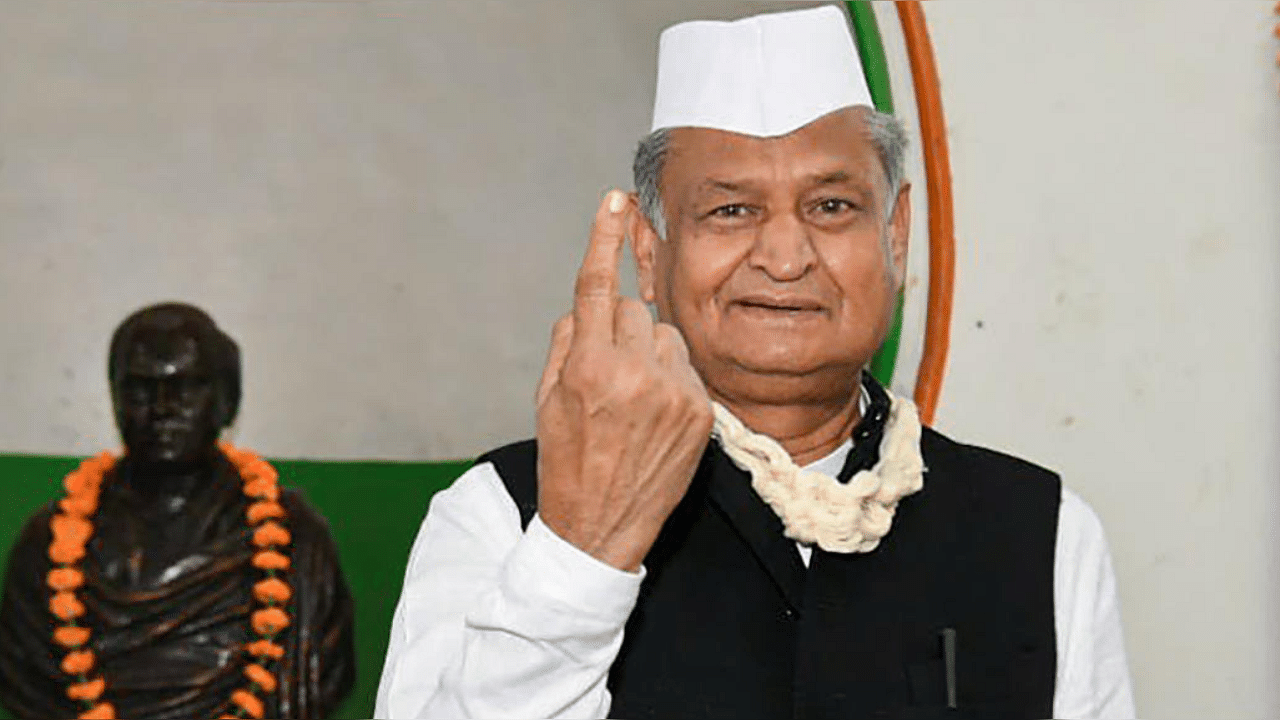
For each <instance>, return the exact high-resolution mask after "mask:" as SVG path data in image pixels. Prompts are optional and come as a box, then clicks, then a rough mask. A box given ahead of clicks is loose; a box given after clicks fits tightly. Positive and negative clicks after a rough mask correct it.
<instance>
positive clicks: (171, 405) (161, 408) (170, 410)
mask: <svg viewBox="0 0 1280 720" xmlns="http://www.w3.org/2000/svg"><path fill="white" fill-rule="evenodd" d="M154 393H155V394H154V395H152V401H151V411H152V414H153V415H155V416H159V417H165V416H168V415H172V414H174V413H176V412H178V410H179V403H178V399H179V397H178V391H177V388H175V387H174V386H173V384H172V383H168V382H164V381H160V382H158V383H156V385H155V390H154Z"/></svg>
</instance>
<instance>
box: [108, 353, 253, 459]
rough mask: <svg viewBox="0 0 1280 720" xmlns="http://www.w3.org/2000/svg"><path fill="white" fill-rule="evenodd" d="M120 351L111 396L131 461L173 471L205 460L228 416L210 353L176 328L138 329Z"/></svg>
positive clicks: (213, 449) (215, 444)
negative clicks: (127, 344) (120, 354)
mask: <svg viewBox="0 0 1280 720" xmlns="http://www.w3.org/2000/svg"><path fill="white" fill-rule="evenodd" d="M124 355H125V356H124V358H123V362H122V363H121V364H120V369H119V371H118V372H117V373H116V377H115V378H113V379H112V394H113V396H114V400H115V410H116V421H117V423H118V425H119V427H120V435H121V437H122V438H123V440H124V445H125V448H126V449H127V452H128V455H129V457H130V459H131V460H133V461H134V462H135V463H137V464H138V465H140V466H162V467H165V468H168V469H175V470H178V469H183V468H189V467H191V466H194V465H198V464H200V463H203V462H207V461H208V460H209V459H210V458H211V457H213V455H214V453H215V452H216V450H217V440H218V434H219V432H221V430H222V427H223V425H224V424H225V422H226V418H227V415H228V413H227V408H226V405H227V403H226V399H225V398H224V397H223V393H222V388H223V387H224V386H225V383H223V382H221V380H222V379H221V378H219V377H217V374H216V372H215V370H214V367H213V363H212V362H211V360H210V357H209V355H210V353H209V352H207V351H205V352H201V348H200V344H199V343H198V342H197V341H196V339H195V338H194V337H193V336H192V335H191V334H190V333H187V332H184V331H183V330H182V329H180V328H175V329H173V330H147V331H142V332H139V333H138V334H137V335H136V336H135V338H134V339H133V342H132V343H131V344H130V345H129V346H128V347H127V348H125V350H124Z"/></svg>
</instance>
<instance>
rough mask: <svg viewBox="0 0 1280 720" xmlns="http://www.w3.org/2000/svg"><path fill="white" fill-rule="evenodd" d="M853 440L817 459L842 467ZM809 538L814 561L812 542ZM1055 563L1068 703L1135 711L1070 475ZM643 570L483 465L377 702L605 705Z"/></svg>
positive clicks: (1098, 540) (821, 464)
mask: <svg viewBox="0 0 1280 720" xmlns="http://www.w3.org/2000/svg"><path fill="white" fill-rule="evenodd" d="M849 447H850V443H848V442H846V443H845V445H844V446H843V447H841V448H840V449H838V450H836V452H834V453H832V454H831V455H829V456H828V457H826V458H824V459H822V460H819V461H818V462H816V463H813V464H812V465H809V466H807V467H808V468H809V469H815V470H821V471H823V472H826V473H828V474H830V475H833V476H834V475H835V474H836V473H838V472H839V470H840V467H841V466H842V465H843V463H844V457H845V455H846V453H847V452H848V450H849ZM925 482H926V483H928V476H927V475H926V476H925ZM890 532H891V533H892V532H893V531H892V530H890ZM800 551H801V557H802V559H803V560H804V562H805V564H806V565H807V564H808V562H809V556H810V553H811V551H810V549H809V548H807V547H804V546H801V547H800ZM1053 572H1054V581H1053V597H1054V628H1055V630H1056V635H1057V660H1058V662H1057V678H1056V684H1055V690H1054V698H1053V714H1054V717H1055V718H1132V717H1134V707H1133V694H1132V691H1131V687H1130V681H1129V668H1128V663H1127V661H1126V659H1125V652H1124V641H1123V636H1122V633H1121V627H1120V608H1119V603H1118V601H1117V598H1116V588H1115V577H1114V574H1113V572H1112V569H1111V557H1110V554H1109V552H1108V550H1107V543H1106V539H1105V537H1104V536H1103V532H1102V524H1101V523H1100V522H1099V521H1098V517H1097V515H1095V514H1094V512H1093V510H1091V509H1090V508H1089V506H1088V505H1086V504H1085V502H1084V501H1083V500H1081V499H1080V497H1079V496H1077V495H1076V494H1075V493H1073V492H1071V491H1070V490H1067V489H1066V488H1065V487H1063V490H1062V503H1061V505H1060V507H1059V511H1058V534H1057V545H1056V549H1055V551H1054V569H1053ZM643 579H644V570H643V569H641V571H640V572H639V573H628V572H624V571H621V570H618V569H616V568H613V567H612V566H609V565H607V564H605V563H603V562H600V561H599V560H596V559H595V558H593V557H591V556H590V555H587V554H586V553H584V552H582V551H581V550H579V549H577V548H576V547H574V546H573V545H570V544H569V543H568V542H566V541H564V540H562V539H561V538H560V537H559V536H557V535H556V534H555V533H554V532H552V531H551V530H550V529H549V528H547V526H546V525H544V524H543V523H542V521H541V519H540V518H538V517H536V516H535V517H534V518H533V521H532V522H531V523H530V524H529V528H528V530H527V531H525V532H521V529H520V513H519V511H518V510H517V508H516V505H515V502H514V501H513V500H512V499H511V496H510V495H509V494H508V493H507V490H506V488H505V487H504V486H503V484H502V479H501V478H499V477H498V473H497V471H496V470H495V469H494V467H493V465H492V464H490V463H484V464H481V465H477V466H475V467H473V468H471V469H470V470H468V471H467V472H466V473H464V474H463V475H462V476H461V477H460V478H458V480H457V481H456V482H454V484H453V485H452V486H451V487H449V488H448V489H446V490H443V491H441V492H439V493H437V494H436V495H435V497H434V498H432V500H431V506H430V508H429V510H428V511H427V517H426V519H425V520H424V521H423V523H422V528H421V530H420V531H419V533H418V538H417V541H416V542H415V543H414V546H413V551H412V552H411V553H410V556H409V567H408V570H407V571H406V573H405V580H404V590H403V592H402V594H401V596H400V602H399V605H398V606H397V607H396V613H395V619H394V620H393V622H392V626H391V642H390V646H389V647H388V649H387V659H386V663H385V665H384V666H383V670H382V681H381V683H380V685H379V687H378V700H377V706H376V707H375V710H374V716H375V717H377V718H387V719H392V718H394V719H399V718H451V719H453V718H486V719H487V718H526V719H527V718H602V717H604V716H605V714H606V713H608V711H609V705H610V696H609V690H608V689H607V688H606V687H605V681H606V679H607V678H608V675H609V667H610V666H611V665H612V664H613V661H614V658H616V657H617V654H618V651H619V649H620V648H621V647H622V634H623V628H624V627H625V625H626V622H627V618H628V616H629V615H630V614H631V610H632V608H633V607H634V606H635V603H636V599H637V597H638V594H639V590H640V582H641V580H643Z"/></svg>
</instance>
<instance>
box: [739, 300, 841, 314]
mask: <svg viewBox="0 0 1280 720" xmlns="http://www.w3.org/2000/svg"><path fill="white" fill-rule="evenodd" d="M734 304H735V305H738V306H739V307H742V308H745V309H748V310H756V311H766V312H775V313H779V314H787V315H798V314H802V313H821V312H825V309H824V308H823V307H822V306H821V305H819V304H817V303H815V302H810V301H807V300H789V299H788V300H772V299H763V298H746V299H742V300H736V301H734Z"/></svg>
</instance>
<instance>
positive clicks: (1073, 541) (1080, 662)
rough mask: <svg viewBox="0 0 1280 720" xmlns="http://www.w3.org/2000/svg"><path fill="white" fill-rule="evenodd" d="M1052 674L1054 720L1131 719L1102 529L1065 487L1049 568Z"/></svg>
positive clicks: (1130, 700) (1116, 605) (1130, 698)
mask: <svg viewBox="0 0 1280 720" xmlns="http://www.w3.org/2000/svg"><path fill="white" fill-rule="evenodd" d="M1053 604H1054V628H1055V630H1056V632H1057V636H1058V642H1057V645H1058V675H1057V682H1056V686H1055V692H1054V697H1053V716H1054V717H1055V718H1061V719H1063V720H1076V719H1078V718H1133V717H1135V712H1136V711H1135V710H1134V704H1133V689H1132V686H1131V683H1130V680H1129V665H1128V662H1127V660H1126V659H1125V651H1124V635H1123V633H1122V632H1121V627H1120V601H1119V598H1117V597H1116V579H1115V574H1114V572H1113V571H1112V569H1111V555H1110V552H1109V551H1108V550H1107V540H1106V537H1105V536H1104V534H1103V531H1102V523H1101V521H1099V520H1098V516H1097V515H1096V514H1094V512H1093V510H1092V509H1091V508H1090V507H1089V506H1088V505H1087V504H1086V503H1085V502H1084V500H1082V499H1081V498H1080V496H1078V495H1076V494H1075V493H1073V492H1071V491H1070V490H1068V489H1067V488H1066V486H1063V488H1062V504H1061V506H1060V507H1059V510H1058V540H1057V546H1056V548H1055V550H1054V568H1053Z"/></svg>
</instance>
